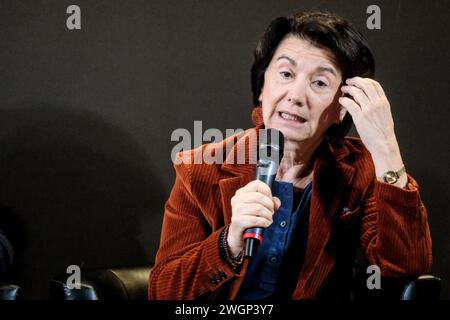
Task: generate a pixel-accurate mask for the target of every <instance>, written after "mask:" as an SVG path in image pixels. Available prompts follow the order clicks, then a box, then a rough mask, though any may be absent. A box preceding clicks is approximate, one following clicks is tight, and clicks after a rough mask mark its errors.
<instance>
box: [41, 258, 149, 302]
mask: <svg viewBox="0 0 450 320" xmlns="http://www.w3.org/2000/svg"><path fill="white" fill-rule="evenodd" d="M150 272H151V267H150V266H143V267H128V268H95V269H82V270H81V274H82V276H81V283H80V289H76V288H69V287H68V286H67V285H66V279H67V277H66V276H65V275H64V276H62V277H56V278H55V279H54V280H53V281H52V282H51V285H50V293H51V298H52V299H56V300H61V299H63V300H147V287H148V278H149V275H150Z"/></svg>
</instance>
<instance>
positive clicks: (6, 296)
mask: <svg viewBox="0 0 450 320" xmlns="http://www.w3.org/2000/svg"><path fill="white" fill-rule="evenodd" d="M19 294H20V287H19V286H17V285H14V284H8V283H4V282H0V300H16V299H17V297H18V296H19Z"/></svg>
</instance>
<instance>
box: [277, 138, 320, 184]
mask: <svg viewBox="0 0 450 320" xmlns="http://www.w3.org/2000/svg"><path fill="white" fill-rule="evenodd" d="M321 141H322V140H320V141H304V142H302V143H299V142H294V141H285V145H284V155H283V158H282V159H281V162H280V166H279V168H278V172H277V180H280V181H285V182H291V183H292V184H294V186H296V187H300V188H303V187H304V186H306V185H307V184H308V183H309V182H310V181H311V180H312V176H313V164H314V153H315V151H316V150H317V148H318V147H319V145H320V143H321Z"/></svg>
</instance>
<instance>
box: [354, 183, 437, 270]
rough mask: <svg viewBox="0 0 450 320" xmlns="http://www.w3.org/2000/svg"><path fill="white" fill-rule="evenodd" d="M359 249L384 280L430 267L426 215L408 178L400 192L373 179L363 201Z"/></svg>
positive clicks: (429, 240) (429, 242)
mask: <svg viewBox="0 0 450 320" xmlns="http://www.w3.org/2000/svg"><path fill="white" fill-rule="evenodd" d="M363 210H364V212H363V217H362V223H361V238H360V240H361V245H362V248H363V250H364V251H365V254H366V257H367V258H368V260H369V262H370V263H371V264H373V265H377V266H379V267H380V269H381V274H382V275H383V276H393V277H395V276H404V275H416V274H421V273H428V272H430V271H431V266H432V251H431V236H430V230H429V226H428V222H427V211H426V208H425V206H424V204H423V203H422V201H421V200H420V196H419V187H418V185H417V183H416V181H415V180H414V179H413V178H412V177H411V176H410V175H408V183H407V187H406V188H404V189H402V188H399V187H396V186H392V185H389V184H387V183H383V182H380V181H378V180H376V179H374V181H373V183H372V184H371V185H370V187H369V188H368V190H367V191H366V195H365V200H364V201H363Z"/></svg>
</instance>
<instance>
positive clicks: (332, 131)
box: [149, 12, 432, 299]
mask: <svg viewBox="0 0 450 320" xmlns="http://www.w3.org/2000/svg"><path fill="white" fill-rule="evenodd" d="M373 77H374V60H373V57H372V54H371V52H370V50H369V48H368V47H367V44H366V42H365V40H364V39H363V38H362V36H361V35H360V34H359V33H358V32H357V31H355V29H354V28H353V27H352V26H351V25H350V24H349V22H347V21H346V20H344V19H342V18H341V17H338V16H335V15H332V14H328V13H320V12H300V13H297V14H295V15H293V16H289V17H282V18H277V19H275V20H274V21H272V23H271V24H270V25H269V27H268V29H267V30H266V32H265V33H264V35H263V36H262V38H261V40H260V41H259V43H258V45H257V48H256V50H255V53H254V64H253V67H252V72H251V80H252V90H253V97H254V101H253V102H254V105H255V106H256V107H255V108H254V109H253V113H252V118H253V121H254V123H255V125H256V127H255V128H253V129H250V130H247V131H246V132H244V133H243V134H238V135H236V136H234V137H231V138H228V139H225V140H224V141H222V142H220V143H215V144H210V145H204V146H201V147H200V148H198V149H195V150H190V151H185V152H184V153H181V154H180V155H179V157H181V158H183V157H184V156H186V155H187V154H188V155H192V156H194V158H195V157H196V156H198V155H199V154H201V153H202V152H203V151H204V150H205V149H206V148H209V149H211V148H213V149H215V150H225V146H226V145H227V143H229V142H230V141H232V142H234V141H236V142H235V145H234V148H233V149H232V150H231V152H229V154H228V155H227V158H226V160H225V163H224V164H215V165H204V164H200V165H198V164H197V165H195V164H186V163H184V164H183V163H180V161H179V162H178V164H176V165H175V170H176V174H177V176H176V180H175V185H174V187H173V189H172V192H171V194H170V197H169V199H168V201H167V203H166V206H165V213H164V221H163V227H162V234H161V243H160V248H159V251H158V253H157V256H156V264H155V266H154V268H153V271H152V273H151V276H150V279H149V297H150V298H151V299H197V298H204V299H214V298H226V299H316V298H325V297H341V298H342V297H350V285H349V284H350V280H351V277H352V267H353V263H354V259H355V253H356V250H357V248H358V247H361V248H362V250H363V252H364V253H365V256H366V257H367V259H368V260H369V261H370V263H371V264H373V265H376V266H378V267H379V268H380V270H381V275H384V276H400V275H411V274H419V273H424V272H428V271H429V270H430V268H431V259H432V258H431V238H430V233H429V228H428V223H427V215H426V209H425V207H424V205H423V204H422V202H421V200H420V197H419V192H418V185H417V183H416V182H415V181H414V179H413V178H412V177H411V176H410V175H409V174H407V173H406V170H405V168H404V164H403V160H402V157H401V154H400V149H399V146H398V143H397V140H396V137H395V132H394V124H393V120H392V116H391V112H390V105H389V102H388V99H387V98H386V96H385V94H384V91H383V88H382V87H381V85H380V84H379V83H378V82H377V81H375V80H373ZM352 122H353V123H354V124H355V127H356V130H357V131H358V133H359V136H360V139H357V138H344V136H345V135H346V134H347V133H348V130H349V128H350V126H351V124H352ZM260 128H276V129H278V130H280V131H281V132H282V133H283V134H284V137H285V147H284V157H283V158H282V161H281V163H280V167H279V169H278V172H277V177H276V181H275V183H274V185H273V187H272V189H271V188H269V187H268V186H267V185H265V184H264V183H262V182H260V181H257V180H254V179H255V178H254V177H255V165H254V164H253V165H252V164H250V161H249V160H250V159H251V158H252V157H253V156H254V155H251V154H246V159H247V162H248V163H246V164H234V161H233V159H234V156H235V153H236V150H237V149H238V148H239V146H241V145H247V146H248V144H249V143H251V142H249V139H248V137H249V135H251V134H252V133H254V132H255V131H258V130H259V129H260ZM253 163H254V162H253ZM249 227H264V228H265V233H264V241H263V243H262V244H261V246H260V247H259V249H258V251H257V254H256V256H255V257H254V258H252V260H248V259H243V257H242V252H243V250H244V242H243V240H242V234H243V232H244V230H245V229H247V228H249Z"/></svg>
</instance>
